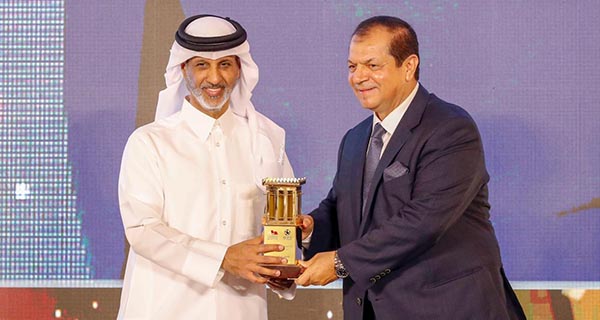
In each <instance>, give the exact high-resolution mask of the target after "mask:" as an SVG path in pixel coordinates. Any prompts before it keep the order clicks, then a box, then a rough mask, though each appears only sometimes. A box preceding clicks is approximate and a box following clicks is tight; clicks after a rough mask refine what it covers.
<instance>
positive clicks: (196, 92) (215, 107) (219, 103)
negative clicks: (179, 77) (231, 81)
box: [184, 74, 232, 112]
mask: <svg viewBox="0 0 600 320" xmlns="http://www.w3.org/2000/svg"><path fill="white" fill-rule="evenodd" d="M184 78H185V86H186V87H187V89H188V91H189V92H190V93H191V94H192V96H194V98H196V101H198V103H199V104H200V106H201V107H202V108H204V109H205V110H207V111H211V112H218V111H221V109H223V106H224V105H225V104H226V103H227V102H228V101H229V98H230V97H231V91H232V90H231V89H230V88H227V87H226V86H224V85H213V84H208V83H203V84H201V85H200V86H195V84H194V82H193V81H192V80H191V79H190V77H189V76H188V75H187V74H186V75H185V77H184ZM217 88H222V89H223V95H222V96H221V97H220V98H219V97H215V98H211V97H208V99H206V98H204V95H203V94H202V89H217ZM210 100H214V101H210Z"/></svg>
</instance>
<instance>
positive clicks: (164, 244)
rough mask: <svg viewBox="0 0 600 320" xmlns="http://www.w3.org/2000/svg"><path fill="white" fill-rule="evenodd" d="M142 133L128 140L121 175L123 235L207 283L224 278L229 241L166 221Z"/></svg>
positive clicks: (137, 248)
mask: <svg viewBox="0 0 600 320" xmlns="http://www.w3.org/2000/svg"><path fill="white" fill-rule="evenodd" d="M144 138H145V137H144V136H143V135H141V134H140V132H136V133H134V134H133V135H132V136H131V137H130V138H129V140H128V142H127V145H126V146H125V151H124V153H123V159H122V162H121V172H120V175H119V206H120V209H121V218H122V219H123V226H124V228H125V235H126V237H127V240H128V241H129V244H130V245H131V249H132V250H134V252H135V253H136V254H138V255H140V256H142V257H144V258H146V259H148V260H150V261H152V262H153V263H156V264H157V265H159V266H161V267H163V268H166V269H168V270H170V271H172V272H174V273H177V274H180V275H183V276H185V277H187V278H189V279H191V280H193V281H195V282H198V283H201V284H204V285H206V286H209V287H212V286H214V285H215V284H216V283H217V282H218V281H219V280H220V279H221V277H222V274H223V272H222V270H221V269H220V267H221V262H222V261H223V257H224V256H225V252H226V251H227V246H226V245H223V244H219V243H215V242H211V241H205V240H201V239H197V238H194V237H192V236H190V235H188V234H185V233H183V232H180V231H179V230H177V229H175V228H172V227H170V226H168V225H167V223H165V221H164V220H163V208H164V193H163V183H162V177H161V172H160V167H159V165H158V159H159V158H158V154H157V151H156V150H155V148H154V147H153V144H151V143H150V142H149V141H144Z"/></svg>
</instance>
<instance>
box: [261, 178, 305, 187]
mask: <svg viewBox="0 0 600 320" xmlns="http://www.w3.org/2000/svg"><path fill="white" fill-rule="evenodd" d="M305 182H306V177H304V178H264V179H263V180H262V184H263V186H290V187H299V186H301V185H303V184H304V183H305Z"/></svg>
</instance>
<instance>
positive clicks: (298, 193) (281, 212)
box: [262, 178, 306, 226]
mask: <svg viewBox="0 0 600 320" xmlns="http://www.w3.org/2000/svg"><path fill="white" fill-rule="evenodd" d="M305 182H306V178H264V179H263V180H262V183H263V185H264V186H265V187H266V189H267V205H266V207H265V214H264V216H263V219H262V222H263V225H286V226H296V225H298V223H299V221H298V215H299V214H300V213H301V212H302V211H301V210H302V208H301V202H302V187H301V185H303V184H304V183H305Z"/></svg>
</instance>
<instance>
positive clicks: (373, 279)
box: [369, 278, 377, 283]
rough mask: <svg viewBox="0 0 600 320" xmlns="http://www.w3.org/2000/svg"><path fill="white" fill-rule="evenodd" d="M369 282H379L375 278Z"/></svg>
mask: <svg viewBox="0 0 600 320" xmlns="http://www.w3.org/2000/svg"><path fill="white" fill-rule="evenodd" d="M369 281H371V282H372V283H375V282H377V280H375V278H371V279H369Z"/></svg>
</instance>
